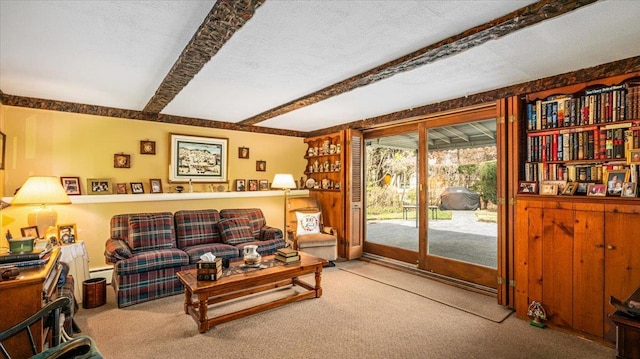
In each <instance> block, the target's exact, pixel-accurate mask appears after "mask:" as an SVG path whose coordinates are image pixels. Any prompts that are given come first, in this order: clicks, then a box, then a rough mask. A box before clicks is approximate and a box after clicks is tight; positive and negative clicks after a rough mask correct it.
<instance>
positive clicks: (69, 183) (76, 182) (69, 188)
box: [60, 177, 82, 196]
mask: <svg viewBox="0 0 640 359" xmlns="http://www.w3.org/2000/svg"><path fill="white" fill-rule="evenodd" d="M60 183H62V188H64V191H65V192H67V195H69V196H77V195H81V194H82V190H81V189H80V177H60Z"/></svg>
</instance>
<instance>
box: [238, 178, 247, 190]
mask: <svg viewBox="0 0 640 359" xmlns="http://www.w3.org/2000/svg"><path fill="white" fill-rule="evenodd" d="M235 189H236V191H238V192H244V191H246V190H247V187H246V183H245V180H243V179H237V180H236V186H235Z"/></svg>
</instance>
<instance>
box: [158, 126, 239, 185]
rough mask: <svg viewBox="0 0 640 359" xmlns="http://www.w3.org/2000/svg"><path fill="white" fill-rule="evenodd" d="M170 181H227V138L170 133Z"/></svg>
mask: <svg viewBox="0 0 640 359" xmlns="http://www.w3.org/2000/svg"><path fill="white" fill-rule="evenodd" d="M170 137H171V138H170V140H171V141H170V142H171V161H170V164H169V181H170V182H189V181H192V182H227V167H228V161H227V151H228V150H227V143H228V139H226V138H216V137H201V136H189V135H179V134H175V133H172V134H170Z"/></svg>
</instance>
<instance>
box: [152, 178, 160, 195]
mask: <svg viewBox="0 0 640 359" xmlns="http://www.w3.org/2000/svg"><path fill="white" fill-rule="evenodd" d="M149 185H150V186H151V193H162V180H160V179H157V178H152V179H150V180H149Z"/></svg>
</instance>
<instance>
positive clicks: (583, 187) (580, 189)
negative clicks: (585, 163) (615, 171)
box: [573, 182, 591, 196]
mask: <svg viewBox="0 0 640 359" xmlns="http://www.w3.org/2000/svg"><path fill="white" fill-rule="evenodd" d="M590 184H591V182H578V185H577V187H576V190H575V192H573V195H574V196H586V195H587V188H588V187H589V185H590Z"/></svg>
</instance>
